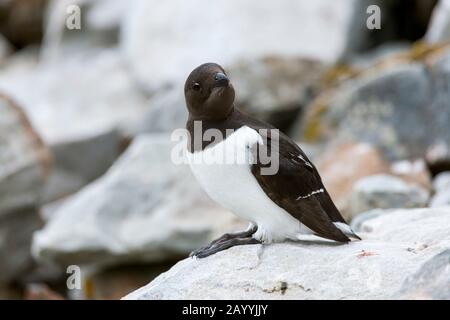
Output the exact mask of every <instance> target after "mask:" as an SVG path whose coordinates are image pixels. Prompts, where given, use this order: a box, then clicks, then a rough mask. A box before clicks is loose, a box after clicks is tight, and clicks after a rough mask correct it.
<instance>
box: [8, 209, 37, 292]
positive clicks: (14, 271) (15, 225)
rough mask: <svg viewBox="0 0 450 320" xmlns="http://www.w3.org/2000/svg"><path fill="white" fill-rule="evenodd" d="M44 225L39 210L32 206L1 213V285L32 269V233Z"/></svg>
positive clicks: (24, 274)
mask: <svg viewBox="0 0 450 320" xmlns="http://www.w3.org/2000/svg"><path fill="white" fill-rule="evenodd" d="M42 225H43V222H42V220H41V218H40V217H39V214H38V212H37V210H35V209H32V208H30V209H20V210H16V211H14V212H10V213H8V214H0V239H1V240H2V241H0V261H1V262H2V263H0V287H1V286H2V285H4V284H8V283H11V282H13V281H15V280H18V279H19V278H21V277H23V276H26V275H27V274H28V273H29V272H30V271H31V270H32V268H33V267H34V260H33V257H32V256H31V251H30V247H31V240H32V235H33V232H35V231H36V230H38V229H40V228H42Z"/></svg>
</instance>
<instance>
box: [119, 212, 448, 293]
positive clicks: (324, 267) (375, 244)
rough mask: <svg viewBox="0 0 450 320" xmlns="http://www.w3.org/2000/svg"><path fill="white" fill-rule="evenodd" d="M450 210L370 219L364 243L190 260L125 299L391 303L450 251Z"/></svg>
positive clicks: (261, 249)
mask: <svg viewBox="0 0 450 320" xmlns="http://www.w3.org/2000/svg"><path fill="white" fill-rule="evenodd" d="M449 224H450V207H449V208H446V209H420V210H398V211H395V212H392V213H390V214H388V215H382V216H380V217H378V218H375V219H372V220H368V221H366V222H364V225H363V228H364V229H366V230H369V229H370V230H371V232H367V233H365V234H361V235H362V236H363V238H364V240H363V241H356V242H352V243H350V244H348V245H334V244H331V243H329V242H308V243H307V242H302V243H282V244H271V245H267V246H261V245H251V246H241V247H234V248H231V249H229V250H226V251H223V252H220V253H217V254H215V255H213V256H211V257H208V258H206V259H196V260H195V259H191V258H189V259H185V260H183V261H180V262H179V263H177V264H176V265H175V266H174V267H172V269H170V270H169V271H167V272H165V273H163V274H161V275H160V276H159V277H157V278H156V279H155V280H153V281H152V282H151V283H149V284H148V285H146V286H144V287H142V288H140V289H138V290H136V291H134V292H132V293H130V294H129V295H127V296H126V297H124V299H130V300H131V299H144V300H147V299H338V300H339V299H389V298H391V297H393V295H394V294H395V293H396V292H397V291H398V290H399V289H400V287H401V285H402V283H403V282H404V280H405V278H406V277H408V276H409V275H412V274H413V273H415V272H416V271H417V270H418V268H419V267H420V265H421V264H422V263H424V262H425V261H427V260H428V259H430V258H431V257H433V256H434V255H436V254H438V253H440V252H441V251H442V250H444V249H446V248H449V246H450V228H448V226H449Z"/></svg>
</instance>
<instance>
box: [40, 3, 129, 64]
mask: <svg viewBox="0 0 450 320" xmlns="http://www.w3.org/2000/svg"><path fill="white" fill-rule="evenodd" d="M133 1H134V0H129V1H126V2H125V1H122V0H53V1H50V4H49V6H48V8H47V13H46V16H47V21H46V24H45V36H44V39H43V44H42V57H43V59H45V60H51V59H55V58H56V57H61V56H63V55H70V54H71V53H72V52H74V51H82V50H86V49H92V48H104V47H111V46H114V45H117V41H118V39H119V32H120V25H121V23H122V20H123V17H124V16H126V12H127V10H128V9H129V8H130V7H131V6H132V5H133ZM74 6H77V7H79V8H80V12H81V21H80V27H81V28H80V29H69V28H68V27H67V25H66V22H67V20H70V19H68V18H70V17H71V16H72V14H73V11H69V12H68V10H69V9H71V8H73V7H74Z"/></svg>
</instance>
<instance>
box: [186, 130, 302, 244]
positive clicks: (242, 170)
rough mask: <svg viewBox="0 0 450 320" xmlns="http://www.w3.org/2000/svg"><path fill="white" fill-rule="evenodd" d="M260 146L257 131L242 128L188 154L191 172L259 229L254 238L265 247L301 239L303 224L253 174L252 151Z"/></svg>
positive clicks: (230, 207)
mask: <svg viewBox="0 0 450 320" xmlns="http://www.w3.org/2000/svg"><path fill="white" fill-rule="evenodd" d="M258 142H260V143H262V138H261V136H260V135H259V134H258V133H257V132H256V131H255V130H253V129H251V128H248V127H242V128H240V129H239V130H237V131H236V132H234V133H233V134H232V135H230V136H229V137H228V138H227V139H226V140H224V141H222V142H221V143H218V144H216V145H214V146H213V147H211V148H206V149H205V150H203V151H201V152H194V153H189V152H187V157H188V160H189V164H190V166H191V170H192V172H193V174H194V175H195V177H196V178H197V180H198V182H199V183H200V185H201V186H202V187H203V188H204V190H205V191H206V193H207V194H208V195H209V196H210V197H211V198H212V199H213V200H215V201H216V202H218V203H219V204H221V205H222V206H224V207H225V208H227V209H228V210H230V211H232V212H233V213H234V214H236V215H237V216H239V217H241V218H243V219H246V220H249V221H251V222H253V223H255V224H256V225H257V226H258V231H257V232H256V233H255V234H254V236H253V237H254V238H256V239H258V240H260V241H262V242H265V243H268V242H272V241H283V240H285V239H297V238H298V235H299V233H300V222H299V221H298V220H297V219H295V218H294V217H292V216H291V215H290V214H289V213H287V212H286V211H285V210H284V209H282V208H281V207H279V206H278V205H276V204H275V203H274V202H272V200H270V198H269V197H268V196H267V195H266V194H265V192H264V191H263V190H262V188H261V187H260V186H259V184H258V182H257V181H256V179H255V178H254V176H253V174H252V173H251V160H252V155H251V152H250V150H249V147H250V148H251V146H254V145H255V144H256V143H258Z"/></svg>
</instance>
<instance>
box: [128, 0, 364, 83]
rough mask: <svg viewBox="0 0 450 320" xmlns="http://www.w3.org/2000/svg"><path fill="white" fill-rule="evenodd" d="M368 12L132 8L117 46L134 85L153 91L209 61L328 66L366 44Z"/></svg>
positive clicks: (325, 6) (236, 6) (298, 7)
mask: <svg viewBox="0 0 450 320" xmlns="http://www.w3.org/2000/svg"><path fill="white" fill-rule="evenodd" d="M369 4H373V1H372V2H369V1H355V0H345V1H342V2H341V3H339V4H338V3H333V4H330V3H329V2H328V1H326V0H320V1H307V0H301V1H297V0H287V1H281V2H277V3H274V2H273V1H269V0H263V1H261V0H249V1H245V2H242V1H236V0H234V1H230V0H220V1H215V2H214V3H205V2H204V1H200V0H195V1H194V2H189V3H187V2H186V1H183V0H176V1H171V2H170V3H161V2H159V1H156V0H151V1H149V0H145V1H144V0H137V1H136V2H133V5H131V6H130V10H129V12H128V13H129V14H128V15H127V16H126V18H125V19H124V20H123V24H122V30H121V34H120V40H119V42H120V46H121V48H122V50H123V52H124V54H125V56H126V59H127V62H128V63H129V65H130V67H131V69H132V72H133V73H134V75H135V77H136V79H138V80H139V82H140V83H141V84H142V85H143V86H145V87H146V88H147V89H148V90H150V91H156V90H158V88H166V87H167V86H176V85H178V84H179V83H182V82H183V81H184V80H185V78H186V76H187V74H188V73H189V72H190V71H191V70H192V69H193V68H195V67H196V66H198V65H200V64H201V63H204V62H208V61H214V62H218V63H220V64H221V65H223V66H225V67H227V66H229V65H231V64H233V63H235V62H237V61H239V60H241V59H244V60H255V59H259V58H264V57H269V56H283V57H304V58H314V59H318V60H320V61H324V62H334V61H336V60H337V59H338V58H339V57H340V56H341V55H343V54H344V52H346V51H349V50H351V49H352V48H356V47H359V45H360V44H361V42H364V41H365V40H366V39H365V37H364V36H365V35H367V34H368V33H369V30H368V29H367V27H366V24H365V23H364V21H363V20H365V17H366V13H365V12H366V8H367V6H368V5H369ZM204 12H208V14H204ZM262 17H264V19H266V21H265V23H261V18H262ZM174 21H176V23H173V22H174ZM274 25H276V28H273V26H274ZM350 29H351V30H352V31H351V32H349V30H350ZM236 35H239V36H238V37H237V36H236ZM274 44H276V45H274ZM306 44H307V45H306ZM180 48H182V50H180Z"/></svg>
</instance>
